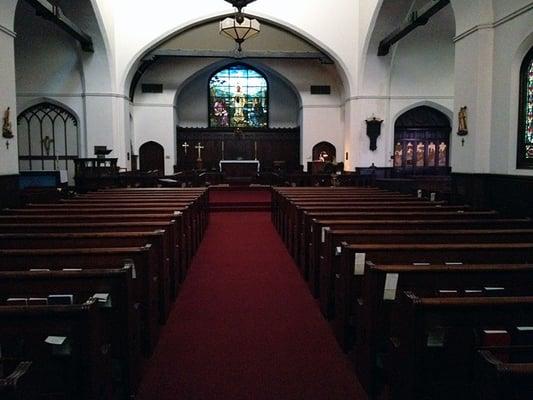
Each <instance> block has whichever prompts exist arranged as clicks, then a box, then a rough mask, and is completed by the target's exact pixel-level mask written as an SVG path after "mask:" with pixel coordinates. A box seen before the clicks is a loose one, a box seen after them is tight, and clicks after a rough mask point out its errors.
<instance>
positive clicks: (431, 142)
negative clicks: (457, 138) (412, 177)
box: [393, 106, 452, 175]
mask: <svg viewBox="0 0 533 400" xmlns="http://www.w3.org/2000/svg"><path fill="white" fill-rule="evenodd" d="M451 130H452V128H451V125H450V120H449V119H448V117H447V116H446V115H444V114H443V113H442V112H440V111H438V110H436V109H434V108H432V107H428V106H420V107H416V108H413V109H411V110H409V111H407V112H405V113H403V114H402V115H401V116H400V117H399V118H398V119H397V120H396V123H395V124H394V156H393V158H394V160H393V161H394V168H395V169H396V171H397V172H398V173H400V174H403V175H408V174H416V175H445V174H448V173H449V168H448V166H449V160H450V154H449V149H450V132H451Z"/></svg>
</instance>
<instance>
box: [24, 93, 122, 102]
mask: <svg viewBox="0 0 533 400" xmlns="http://www.w3.org/2000/svg"><path fill="white" fill-rule="evenodd" d="M17 97H50V98H53V97H80V98H83V97H112V98H117V99H125V100H128V99H129V98H128V96H125V95H123V94H120V93H39V92H18V93H17Z"/></svg>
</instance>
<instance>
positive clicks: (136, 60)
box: [120, 12, 352, 97]
mask: <svg viewBox="0 0 533 400" xmlns="http://www.w3.org/2000/svg"><path fill="white" fill-rule="evenodd" d="M233 14H234V13H233V12H231V13H225V14H222V15H221V14H207V15H204V16H202V17H199V18H196V19H194V20H191V21H188V22H185V23H183V24H181V25H179V26H176V27H175V28H173V29H171V30H170V31H167V32H165V33H163V34H162V35H160V36H159V37H157V38H154V39H152V40H151V41H150V42H149V43H147V44H146V45H145V46H144V47H143V48H142V49H140V50H139V51H138V52H137V53H136V54H135V56H134V57H133V58H132V59H131V60H130V61H129V62H128V64H127V66H126V69H125V72H124V75H123V76H122V77H121V78H120V82H121V85H120V86H121V88H122V91H123V93H124V94H127V93H129V88H130V85H131V81H132V79H133V75H134V74H135V72H136V71H137V68H138V67H139V65H140V61H141V60H142V59H143V58H144V57H145V56H146V55H147V54H149V53H150V51H152V50H153V49H155V48H157V47H158V46H159V45H161V44H162V43H164V42H165V41H166V40H168V39H170V38H171V37H173V36H176V35H179V34H180V33H183V32H186V31H187V30H189V29H192V28H194V27H196V26H199V25H203V24H206V23H210V22H212V21H216V20H220V19H222V18H225V17H227V16H231V15H233ZM247 15H249V16H251V17H254V18H258V19H259V20H264V21H266V22H268V23H270V24H272V25H274V26H276V27H279V28H282V29H284V30H286V31H288V32H289V33H291V34H293V35H295V36H298V37H300V38H302V39H304V40H306V41H308V42H310V43H311V44H313V45H314V46H315V47H317V48H318V49H320V50H321V51H322V52H323V53H324V54H326V55H327V56H328V57H329V58H331V59H332V60H333V61H334V63H335V65H336V68H337V71H338V73H339V76H340V77H341V80H342V83H343V86H344V92H345V97H346V95H347V94H349V93H351V92H352V83H351V79H350V76H351V74H350V73H349V70H348V68H347V66H346V64H345V62H344V61H343V60H342V58H341V57H339V56H338V55H337V54H336V53H335V52H334V51H333V50H332V49H331V48H328V47H327V46H326V45H325V44H324V43H321V42H320V41H319V40H318V39H317V38H315V37H312V36H311V35H310V34H309V33H308V32H305V31H303V30H302V29H300V28H298V27H296V26H293V25H291V24H289V23H288V22H286V21H283V20H281V19H278V18H275V17H272V16H268V15H264V14H261V13H256V12H254V13H253V14H251V13H247Z"/></svg>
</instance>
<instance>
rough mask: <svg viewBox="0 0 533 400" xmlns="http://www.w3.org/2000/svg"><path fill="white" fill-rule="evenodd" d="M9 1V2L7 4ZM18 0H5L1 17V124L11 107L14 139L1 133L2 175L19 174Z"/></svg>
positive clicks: (0, 155)
mask: <svg viewBox="0 0 533 400" xmlns="http://www.w3.org/2000/svg"><path fill="white" fill-rule="evenodd" d="M5 3H8V4H5ZM15 6H16V1H3V2H2V5H1V8H2V14H4V12H5V14H4V15H3V16H2V17H1V18H0V55H1V57H0V125H3V117H4V112H5V111H6V110H7V108H8V107H9V109H10V112H11V117H10V123H11V128H12V131H13V135H14V137H13V139H6V138H4V137H3V136H1V135H0V175H17V174H18V172H19V167H18V148H17V96H16V90H15V46H14V42H15V36H16V34H15V32H14V31H13V30H12V26H13V16H14V10H15ZM10 10H11V11H12V12H10Z"/></svg>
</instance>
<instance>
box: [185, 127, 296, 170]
mask: <svg viewBox="0 0 533 400" xmlns="http://www.w3.org/2000/svg"><path fill="white" fill-rule="evenodd" d="M198 143H200V145H201V146H202V147H203V149H201V155H202V166H203V168H205V169H207V170H211V169H216V170H218V168H219V164H218V163H219V161H220V160H238V159H242V160H254V159H257V160H259V162H260V163H261V171H269V170H272V169H273V168H274V166H275V165H280V166H283V167H284V168H285V169H286V170H288V171H293V170H297V169H298V166H299V164H300V129H299V128H290V129H253V130H252V129H243V130H242V131H241V132H240V133H239V134H236V133H235V132H234V131H233V130H222V129H220V128H216V129H213V128H181V127H178V128H177V165H176V168H177V170H179V171H183V170H188V169H193V168H194V167H195V166H196V165H197V164H196V161H197V159H198V149H197V148H196V146H197V145H198ZM184 145H185V146H186V147H184ZM185 150H186V151H185Z"/></svg>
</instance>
